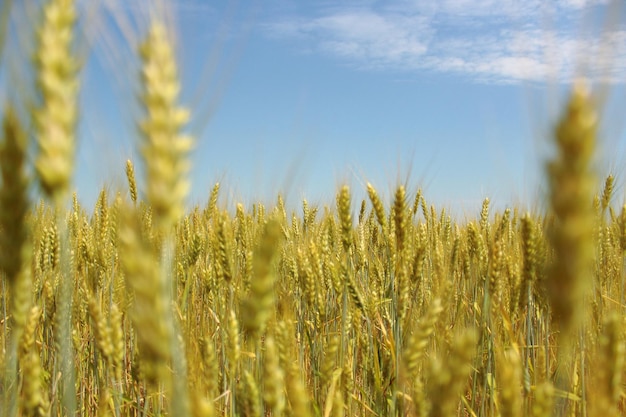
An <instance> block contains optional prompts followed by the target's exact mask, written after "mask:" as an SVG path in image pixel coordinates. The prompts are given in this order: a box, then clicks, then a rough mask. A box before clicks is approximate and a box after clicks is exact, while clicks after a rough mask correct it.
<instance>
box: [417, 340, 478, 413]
mask: <svg viewBox="0 0 626 417" xmlns="http://www.w3.org/2000/svg"><path fill="white" fill-rule="evenodd" d="M477 342H478V335H477V333H476V332H475V331H472V330H466V331H465V332H464V333H461V334H459V335H457V336H456V337H455V339H454V340H453V343H452V346H451V348H450V354H449V356H448V357H447V358H446V360H445V362H444V361H443V360H442V359H441V358H435V359H433V361H432V363H431V366H430V379H429V381H428V387H427V390H428V398H429V400H430V402H431V403H430V413H429V415H430V416H432V417H435V416H451V415H456V410H457V405H458V404H459V402H460V396H461V393H462V390H463V387H464V386H465V385H466V384H467V380H468V377H469V375H470V373H471V371H472V361H473V359H474V356H475V354H476V344H477Z"/></svg>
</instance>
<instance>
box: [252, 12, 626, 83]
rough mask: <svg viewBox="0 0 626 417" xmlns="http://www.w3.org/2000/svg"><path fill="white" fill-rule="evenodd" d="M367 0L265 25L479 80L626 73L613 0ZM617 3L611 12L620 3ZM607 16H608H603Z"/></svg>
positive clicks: (612, 78) (307, 44)
mask: <svg viewBox="0 0 626 417" xmlns="http://www.w3.org/2000/svg"><path fill="white" fill-rule="evenodd" d="M425 3H428V2H421V1H418V0H413V1H410V0H405V1H402V2H398V3H395V4H394V6H393V7H391V6H380V5H379V3H378V2H372V1H361V2H358V1H357V2H352V3H349V5H346V4H344V6H343V7H342V8H338V7H336V6H334V7H332V8H331V7H326V8H319V9H317V10H313V11H311V10H309V11H308V13H306V14H304V13H303V14H300V15H298V14H294V15H290V16H284V17H282V18H281V19H280V20H275V21H272V22H269V23H267V24H266V25H264V29H265V30H266V33H267V34H268V35H270V36H272V37H274V38H277V39H281V40H282V39H288V40H291V41H293V42H296V43H297V44H298V45H299V48H300V49H301V50H307V51H309V52H313V53H321V54H325V55H328V56H331V57H335V58H336V59H338V60H341V61H342V62H345V63H347V64H349V65H352V66H355V67H357V68H360V69H367V70H393V71H406V72H415V71H428V72H434V73H455V74H458V75H461V76H466V77H468V78H470V79H472V80H474V81H477V82H487V83H512V82H518V81H538V82H541V81H545V80H546V79H548V78H551V79H557V80H560V81H563V82H567V81H570V80H571V79H572V78H573V77H575V76H577V75H581V74H582V75H585V76H587V77H589V78H593V79H595V80H602V81H605V82H623V80H626V54H625V51H624V46H623V45H626V31H625V30H624V29H623V28H620V27H619V25H612V26H611V27H606V28H604V29H602V30H596V31H593V30H587V31H585V30H583V29H585V27H584V26H583V25H582V24H581V22H582V21H583V19H582V17H591V19H587V21H592V22H600V21H602V19H601V15H602V13H604V12H606V11H607V10H609V9H608V7H613V9H616V7H614V6H609V5H607V4H608V0H558V1H556V2H551V3H548V4H546V2H544V1H541V0H527V1H525V2H519V1H517V0H440V1H439V2H437V3H434V2H433V3H434V4H425ZM613 9H611V10H610V12H611V13H615V10H613ZM595 25H596V26H602V23H596V24H595Z"/></svg>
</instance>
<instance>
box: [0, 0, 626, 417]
mask: <svg viewBox="0 0 626 417" xmlns="http://www.w3.org/2000/svg"><path fill="white" fill-rule="evenodd" d="M41 7H42V13H41V23H40V25H39V26H38V27H37V28H36V29H33V35H32V36H33V37H34V38H35V39H36V44H37V49H36V54H35V56H34V57H33V59H32V68H31V70H32V71H33V73H34V78H35V79H36V83H35V85H34V86H33V87H32V90H33V91H36V94H34V97H36V99H34V98H33V99H28V98H25V97H22V96H21V95H20V94H8V95H7V97H8V99H7V102H5V103H0V105H1V108H2V130H1V133H0V139H1V142H0V171H1V177H2V181H1V187H0V271H1V273H0V274H1V275H0V276H1V279H2V281H1V286H0V296H1V298H0V326H1V329H0V370H2V378H1V379H0V394H1V396H0V398H1V401H2V407H1V411H0V413H1V414H2V415H3V416H9V417H14V416H55V417H56V416H75V415H76V416H79V415H80V416H99V417H100V416H102V417H104V416H112V417H113V416H115V417H121V416H161V415H169V416H194V417H204V416H206V417H208V416H283V415H284V416H295V417H306V416H323V417H328V416H405V415H406V416H432V417H439V416H471V417H483V416H485V417H486V416H494V417H495V416H502V417H521V416H536V417H548V416H590V417H600V416H601V417H611V416H619V415H624V413H626V401H625V398H624V378H623V377H624V371H625V367H624V355H625V340H624V336H625V333H624V324H625V323H624V321H625V318H626V310H625V302H626V300H625V294H624V289H625V285H626V280H625V277H626V275H625V273H626V269H625V264H624V263H625V255H626V205H624V201H621V200H620V199H619V198H618V197H617V196H614V189H615V182H616V181H615V179H614V176H613V175H609V176H608V177H606V178H604V179H602V178H598V176H597V174H596V173H595V171H594V168H593V167H594V165H593V160H594V157H595V155H596V151H597V149H598V147H599V144H598V140H597V138H596V136H597V135H596V133H597V129H598V120H599V118H600V116H601V114H600V113H599V110H598V109H597V107H596V105H595V101H594V97H595V96H594V95H593V94H592V92H591V90H590V88H589V86H588V85H587V84H586V83H585V82H584V81H579V82H577V83H574V85H573V86H572V88H571V91H570V94H569V99H568V101H567V102H566V105H565V106H564V108H563V109H562V112H561V116H560V119H559V121H558V123H557V124H556V126H554V129H553V142H554V148H555V149H556V151H555V153H554V156H553V157H552V159H551V160H550V161H549V163H548V164H547V168H546V170H545V172H544V173H542V175H543V176H544V177H545V183H546V188H547V201H546V204H545V207H546V209H545V210H543V211H539V210H537V211H535V212H526V211H525V210H521V209H518V208H515V207H513V208H507V209H503V210H494V209H493V208H492V207H491V206H490V204H491V202H490V200H489V199H488V198H486V199H485V200H484V201H483V204H482V209H481V210H480V212H479V213H477V215H476V216H475V217H474V218H472V217H468V218H465V219H463V220H462V221H460V220H457V219H455V218H454V217H453V216H452V215H451V214H450V213H448V212H447V211H446V209H443V208H440V207H436V206H435V205H434V204H431V203H430V202H429V196H428V195H427V194H426V193H423V192H422V190H421V189H420V188H419V187H415V188H410V187H409V186H408V185H397V186H396V187H395V188H394V189H391V190H386V192H385V193H381V190H376V189H375V188H374V187H373V186H372V185H370V184H367V185H366V186H365V187H364V188H365V189H363V190H359V192H358V193H355V190H354V188H351V187H349V186H348V185H343V186H340V187H338V189H337V190H336V199H335V200H334V201H329V202H328V203H327V205H314V204H310V203H309V202H307V201H306V200H304V201H302V202H301V204H299V205H298V207H293V208H290V207H289V206H288V204H286V203H285V201H284V196H283V195H277V196H275V198H274V201H275V203H274V204H271V205H268V204H263V203H260V202H259V203H255V204H249V205H246V204H243V203H235V204H234V205H231V204H227V203H225V202H224V201H225V200H227V199H226V198H224V197H223V196H222V194H221V193H220V184H219V183H216V184H215V186H214V187H213V189H212V191H211V192H210V195H209V198H208V199H207V200H208V201H207V203H206V204H205V205H199V206H196V207H191V208H187V206H186V203H185V198H186V196H187V193H188V191H189V188H190V181H189V179H188V170H189V159H190V155H191V152H192V149H193V145H194V140H193V138H191V137H188V136H186V135H185V134H184V132H185V126H186V125H187V123H188V122H189V121H190V118H191V117H193V109H187V108H185V107H184V106H182V105H181V104H180V103H179V101H180V100H179V91H180V80H179V78H178V74H177V64H176V61H175V59H174V56H175V54H174V52H173V49H172V48H173V42H172V39H173V38H172V36H173V34H172V33H171V32H170V29H169V26H168V25H167V20H166V19H164V20H160V19H159V16H158V14H155V16H154V17H153V20H152V22H151V24H150V26H149V28H148V30H147V32H146V33H145V37H144V39H143V41H142V42H141V45H140V47H139V48H138V51H137V54H138V57H139V59H140V60H141V65H142V69H141V73H140V74H137V82H136V84H137V90H138V100H139V103H140V106H141V107H142V109H143V112H142V116H141V119H139V120H137V125H138V126H139V129H138V134H137V136H138V138H137V148H138V149H139V155H140V158H141V160H140V161H131V160H129V161H127V162H126V172H125V174H126V178H127V180H128V181H127V184H126V186H125V187H124V188H123V189H120V190H110V189H109V188H107V187H103V188H102V190H101V191H100V193H99V197H98V199H97V201H96V203H95V205H94V206H93V207H84V206H82V205H81V204H80V203H79V198H78V196H77V195H76V193H73V185H72V182H71V181H72V180H71V179H72V175H73V169H74V168H73V167H74V158H75V152H76V146H77V145H76V130H77V125H78V124H79V122H80V118H81V117H82V115H81V111H80V109H79V108H78V100H77V97H78V91H79V87H78V86H79V79H80V63H79V58H78V56H76V55H75V48H74V41H75V35H74V32H73V31H74V27H75V24H76V20H77V18H78V17H77V13H76V9H75V4H74V2H73V1H72V0H46V1H44V2H42V4H41ZM10 8H11V2H4V3H2V6H0V10H1V13H2V15H1V16H0V22H1V23H0V29H2V32H0V33H2V35H4V36H6V34H7V33H8V32H7V21H8V16H9V11H10ZM23 30H27V29H23ZM28 30H30V29H28ZM0 65H3V66H6V65H10V63H8V62H6V61H4V60H3V61H2V62H1V63H0ZM20 99H24V102H18V100H20ZM25 108H27V109H28V110H27V111H24V109H25ZM135 163H139V164H141V166H142V167H143V169H142V170H141V172H142V173H143V175H144V177H145V178H144V179H143V181H142V182H141V183H142V184H145V186H144V187H143V189H138V185H137V183H138V182H137V180H136V178H135ZM616 175H621V174H619V173H616ZM33 190H36V191H33ZM386 194H390V195H391V196H392V198H391V199H390V201H384V200H383V199H381V197H380V196H381V195H386ZM353 195H367V198H365V199H363V200H357V199H355V198H353Z"/></svg>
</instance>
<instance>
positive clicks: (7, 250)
mask: <svg viewBox="0 0 626 417" xmlns="http://www.w3.org/2000/svg"><path fill="white" fill-rule="evenodd" d="M2 135H3V137H2V144H1V148H0V173H1V175H2V187H1V188H0V230H2V233H0V270H2V271H4V273H5V276H6V278H7V279H8V282H9V284H10V285H12V284H13V283H14V282H15V280H16V279H17V276H18V273H19V271H20V269H21V268H22V263H23V260H24V256H23V247H24V243H25V242H26V225H25V224H24V223H25V218H26V213H27V211H28V181H27V179H26V173H25V171H24V168H25V167H24V165H25V164H24V163H25V159H26V147H27V141H26V134H25V132H24V131H23V130H22V128H21V126H20V123H19V120H18V118H17V115H16V114H15V112H14V111H13V109H12V108H11V107H9V108H8V109H7V110H6V115H5V117H4V123H3V129H2ZM13 296H15V295H13Z"/></svg>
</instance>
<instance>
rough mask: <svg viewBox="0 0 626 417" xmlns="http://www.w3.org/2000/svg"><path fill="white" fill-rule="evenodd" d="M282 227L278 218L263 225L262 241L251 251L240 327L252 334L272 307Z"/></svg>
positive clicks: (256, 330)
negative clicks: (252, 254)
mask: <svg viewBox="0 0 626 417" xmlns="http://www.w3.org/2000/svg"><path fill="white" fill-rule="evenodd" d="M281 238H282V230H281V226H280V223H279V222H278V220H275V219H271V220H270V221H268V223H267V224H266V225H265V229H264V230H263V234H262V236H261V240H260V241H259V244H258V247H257V248H256V251H255V252H254V258H253V268H252V270H253V275H252V282H251V283H250V293H249V295H248V298H247V299H246V300H245V301H244V303H243V306H242V313H241V314H242V318H243V322H242V324H243V328H244V329H245V330H247V331H249V332H250V333H251V335H252V336H256V335H258V334H260V333H261V332H262V331H263V329H264V328H265V323H266V322H267V320H268V318H269V317H270V316H271V315H272V313H273V308H274V281H275V280H276V277H275V275H276V274H275V272H274V270H273V268H274V265H273V262H274V258H275V256H276V254H277V253H279V250H280V241H281Z"/></svg>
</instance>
